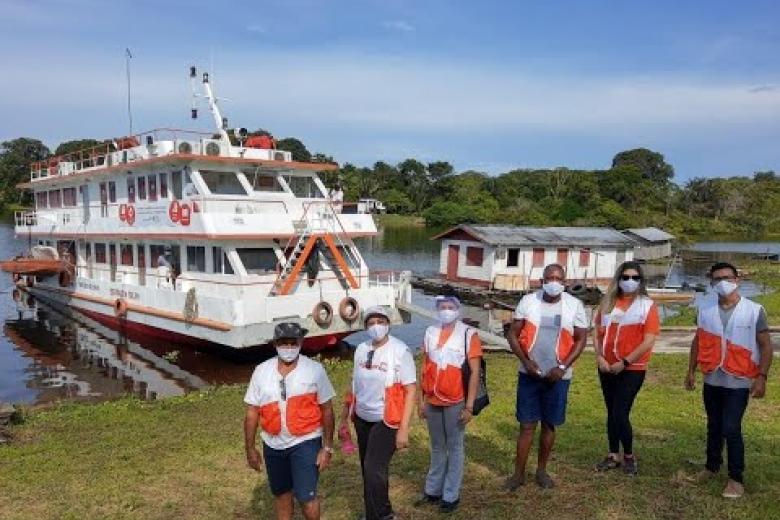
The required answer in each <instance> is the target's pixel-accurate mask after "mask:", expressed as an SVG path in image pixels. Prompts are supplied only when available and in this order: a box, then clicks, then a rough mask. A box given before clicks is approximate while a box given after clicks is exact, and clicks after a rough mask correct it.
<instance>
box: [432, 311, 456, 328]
mask: <svg viewBox="0 0 780 520" xmlns="http://www.w3.org/2000/svg"><path fill="white" fill-rule="evenodd" d="M436 314H437V316H438V317H439V321H441V322H442V323H444V324H445V325H449V324H450V323H452V322H453V321H455V320H457V319H458V316H460V312H459V311H456V310H455V309H440V310H439V311H438V312H437V313H436Z"/></svg>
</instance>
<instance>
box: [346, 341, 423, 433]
mask: <svg viewBox="0 0 780 520" xmlns="http://www.w3.org/2000/svg"><path fill="white" fill-rule="evenodd" d="M371 350H374V357H373V359H372V360H371V366H370V367H367V366H366V362H367V360H368V353H369V351H371ZM392 364H394V365H395V367H394V368H393V367H392V366H391V365H392ZM388 370H396V372H397V375H398V378H397V381H399V382H400V383H401V384H402V385H411V384H414V383H416V382H417V371H416V370H415V366H414V358H413V357H412V353H411V352H410V351H409V347H408V346H407V345H406V343H404V342H403V341H401V340H400V339H397V338H395V337H393V336H390V337H389V338H388V341H387V343H385V344H384V345H382V346H381V347H379V348H377V349H374V347H373V346H372V345H371V341H370V340H369V341H364V342H363V343H361V344H360V345H358V346H357V348H356V349H355V367H354V369H353V372H352V384H353V391H354V392H355V400H356V401H357V404H356V406H355V413H356V414H357V416H358V417H360V418H361V419H363V420H364V421H368V422H379V421H381V420H382V419H383V418H384V414H385V387H386V386H387V371H388Z"/></svg>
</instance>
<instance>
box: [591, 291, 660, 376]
mask: <svg viewBox="0 0 780 520" xmlns="http://www.w3.org/2000/svg"><path fill="white" fill-rule="evenodd" d="M652 308H653V300H651V299H650V298H648V297H647V296H642V295H638V296H637V297H636V298H634V301H633V302H631V305H630V306H629V307H628V309H626V310H622V309H618V308H617V307H615V308H613V309H612V312H610V313H608V314H603V315H602V316H601V327H602V328H604V329H605V333H604V338H603V339H602V342H601V344H602V348H603V351H604V358H605V359H606V360H607V363H610V364H612V363H617V362H618V361H620V360H621V359H623V358H625V357H626V356H628V355H629V354H631V353H632V352H633V351H634V350H636V348H637V347H638V346H639V345H641V344H642V341H644V339H645V333H644V326H645V322H647V317H648V316H649V315H650V309H652ZM610 342H612V348H611V349H610V348H608V347H609V346H610ZM651 355H652V352H651V351H648V352H645V354H643V355H642V357H641V358H640V359H638V360H636V361H635V362H634V363H631V366H630V367H629V368H641V369H644V368H645V367H647V363H648V361H650V356H651Z"/></svg>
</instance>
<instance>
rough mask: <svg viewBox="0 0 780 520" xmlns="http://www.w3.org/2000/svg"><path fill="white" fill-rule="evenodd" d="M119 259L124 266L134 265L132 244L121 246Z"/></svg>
mask: <svg viewBox="0 0 780 520" xmlns="http://www.w3.org/2000/svg"><path fill="white" fill-rule="evenodd" d="M119 257H120V258H119V261H120V263H121V264H122V265H133V246H132V245H131V244H122V245H120V246H119Z"/></svg>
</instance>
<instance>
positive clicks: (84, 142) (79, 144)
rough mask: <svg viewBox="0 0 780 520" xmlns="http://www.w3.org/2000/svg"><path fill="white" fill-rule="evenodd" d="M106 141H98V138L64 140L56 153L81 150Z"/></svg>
mask: <svg viewBox="0 0 780 520" xmlns="http://www.w3.org/2000/svg"><path fill="white" fill-rule="evenodd" d="M104 143H106V141H98V140H97V139H73V140H72V141H64V142H62V143H60V144H59V146H57V149H56V150H54V155H66V154H70V153H74V152H80V151H84V150H89V149H90V148H95V147H96V146H100V145H101V144H104Z"/></svg>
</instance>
